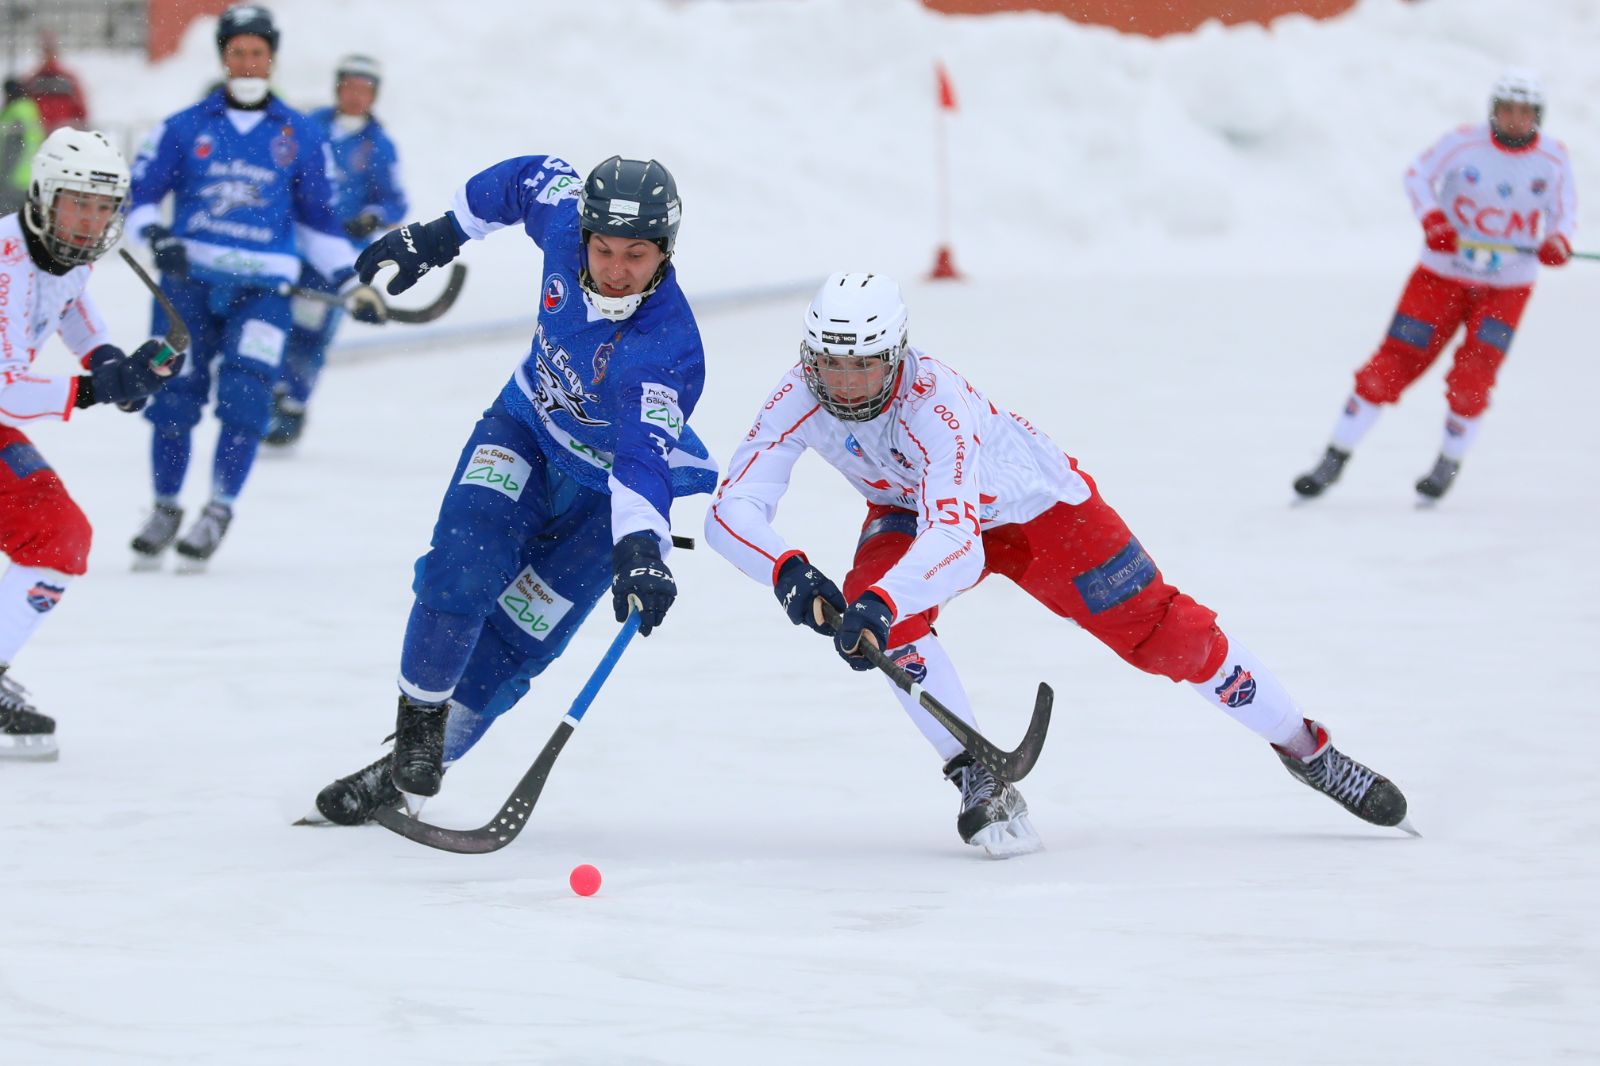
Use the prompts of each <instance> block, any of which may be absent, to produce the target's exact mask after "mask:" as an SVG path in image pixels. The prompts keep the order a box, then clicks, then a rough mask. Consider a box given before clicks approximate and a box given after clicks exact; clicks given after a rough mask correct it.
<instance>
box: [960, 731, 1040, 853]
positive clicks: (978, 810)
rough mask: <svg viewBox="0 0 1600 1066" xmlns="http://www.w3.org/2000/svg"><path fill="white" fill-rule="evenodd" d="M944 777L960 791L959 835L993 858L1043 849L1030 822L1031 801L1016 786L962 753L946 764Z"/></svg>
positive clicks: (967, 753) (969, 755)
mask: <svg viewBox="0 0 1600 1066" xmlns="http://www.w3.org/2000/svg"><path fill="white" fill-rule="evenodd" d="M944 776H945V778H946V780H948V781H949V782H950V783H951V784H953V785H955V786H956V787H957V788H959V789H960V790H961V813H960V814H958V815H957V816H956V832H958V833H960V834H961V839H962V840H963V841H965V842H966V843H968V844H971V845H973V846H974V847H980V848H982V849H983V850H984V853H985V854H986V855H988V856H989V858H991V859H1009V858H1012V857H1013V856H1016V855H1026V854H1028V853H1029V852H1031V851H1038V850H1039V849H1040V848H1042V847H1043V846H1044V844H1043V843H1042V842H1041V841H1040V840H1039V834H1038V833H1035V832H1034V831H1033V823H1031V822H1029V821H1028V802H1027V800H1024V799H1023V798H1022V793H1021V792H1018V791H1017V789H1016V788H1015V786H1013V785H1010V784H1007V783H1005V782H1003V781H1000V780H999V779H998V778H996V777H995V776H994V774H993V773H991V772H990V771H989V768H988V767H986V766H984V765H982V764H981V763H979V762H977V761H976V760H974V759H973V757H972V753H971V752H966V751H964V752H962V753H961V754H960V755H957V756H956V757H955V758H953V759H951V760H950V761H949V762H947V763H945V765H944Z"/></svg>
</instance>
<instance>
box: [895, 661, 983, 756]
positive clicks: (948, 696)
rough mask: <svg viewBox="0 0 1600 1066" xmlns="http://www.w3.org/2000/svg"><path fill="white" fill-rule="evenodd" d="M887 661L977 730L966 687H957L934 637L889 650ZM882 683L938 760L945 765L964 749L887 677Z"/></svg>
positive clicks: (957, 677) (958, 681) (956, 676)
mask: <svg viewBox="0 0 1600 1066" xmlns="http://www.w3.org/2000/svg"><path fill="white" fill-rule="evenodd" d="M889 658H890V659H892V660H893V661H894V662H895V663H897V664H899V666H900V668H901V669H902V670H905V671H907V672H908V673H910V675H911V678H912V680H913V681H917V682H919V683H920V684H921V685H922V687H923V688H924V689H926V690H927V692H928V694H929V695H931V696H932V697H933V698H934V699H936V700H938V701H939V702H940V703H942V704H944V705H945V707H947V708H949V710H950V713H951V714H954V715H955V716H956V717H957V718H959V719H961V720H962V721H963V722H965V723H967V724H968V725H970V726H971V727H972V728H974V729H977V728H978V720H977V717H976V716H975V715H974V714H973V713H972V704H971V702H969V701H968V699H967V690H966V688H964V687H963V686H962V684H961V676H960V675H959V674H957V673H956V668H955V666H954V665H953V664H952V663H951V662H950V657H949V656H948V655H946V654H945V652H944V647H943V645H941V644H940V643H939V638H938V637H936V636H934V635H933V634H932V633H929V634H928V635H927V636H925V637H922V638H921V639H920V640H915V641H912V642H911V643H910V644H905V645H902V646H901V647H898V648H895V649H893V650H891V651H890V652H889ZM884 681H885V682H887V683H888V685H889V687H890V688H891V689H893V690H894V695H895V698H896V699H898V700H899V701H900V706H902V707H904V708H905V711H906V714H908V715H910V716H911V721H912V722H914V723H915V724H916V727H917V728H918V729H920V730H922V735H923V736H925V737H927V738H928V743H929V744H932V745H933V746H934V749H935V750H936V751H938V753H939V757H940V758H941V759H943V760H944V761H945V762H949V761H950V760H951V759H953V758H955V757H956V756H957V755H960V754H961V752H962V751H963V750H964V749H963V748H962V747H961V744H960V743H959V742H958V741H957V740H956V738H955V737H953V736H951V735H950V731H949V730H948V729H946V728H945V727H944V726H942V725H940V724H939V723H938V722H937V721H936V720H935V719H934V717H933V715H931V714H929V713H928V712H927V711H925V710H924V709H923V707H922V704H920V703H918V702H917V701H916V700H914V699H912V698H911V697H910V696H909V695H907V694H906V693H904V692H901V691H900V690H899V689H898V688H894V682H892V681H889V679H888V678H884Z"/></svg>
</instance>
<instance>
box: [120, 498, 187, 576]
mask: <svg viewBox="0 0 1600 1066" xmlns="http://www.w3.org/2000/svg"><path fill="white" fill-rule="evenodd" d="M182 521H183V508H182V507H175V506H173V505H172V504H167V503H157V504H156V505H155V508H154V509H153V510H152V511H151V512H150V517H149V518H146V519H145V520H144V525H142V526H140V527H139V532H138V533H135V534H134V536H133V544H132V548H133V568H134V569H135V570H156V569H159V568H160V566H161V553H162V552H164V551H166V550H167V549H168V548H169V547H171V545H172V542H173V541H175V540H177V539H178V524H179V523H180V522H182Z"/></svg>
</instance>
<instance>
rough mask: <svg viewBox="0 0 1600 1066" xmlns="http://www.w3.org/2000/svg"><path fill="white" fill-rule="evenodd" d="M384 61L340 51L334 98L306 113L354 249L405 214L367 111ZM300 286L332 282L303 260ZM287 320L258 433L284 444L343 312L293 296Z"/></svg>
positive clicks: (392, 159)
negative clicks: (326, 159)
mask: <svg viewBox="0 0 1600 1066" xmlns="http://www.w3.org/2000/svg"><path fill="white" fill-rule="evenodd" d="M382 80H383V69H382V67H381V66H380V65H379V63H378V61H377V60H376V59H373V58H371V57H370V56H364V55H347V56H345V57H343V58H342V59H340V60H339V63H338V65H337V66H336V67H335V68H334V72H333V92H334V101H335V103H334V106H333V107H322V108H318V109H317V110H315V111H313V112H311V113H310V114H309V115H307V116H306V117H307V118H308V119H310V120H311V122H312V123H313V124H314V125H316V126H317V127H318V128H319V129H320V130H321V132H322V135H323V136H324V137H326V138H327V140H328V145H329V147H330V148H331V149H332V150H333V165H334V169H335V171H336V174H335V182H336V185H335V189H334V203H333V213H334V217H335V218H337V219H338V220H339V225H340V226H341V227H342V228H343V229H344V232H345V234H346V235H347V236H348V237H349V238H350V240H351V241H353V242H354V243H355V247H356V248H357V249H361V248H364V247H366V246H367V245H368V244H369V243H371V241H372V240H373V239H374V236H373V235H374V234H375V233H376V232H377V231H378V230H380V229H389V228H391V227H394V226H397V225H399V224H400V222H401V221H402V220H403V219H404V218H405V214H406V193H405V189H404V188H403V187H402V186H401V184H400V161H399V156H398V154H397V153H396V152H395V147H394V142H393V141H392V140H390V139H389V135H388V134H387V133H386V132H384V129H383V125H382V123H380V122H379V121H378V119H377V117H376V116H374V115H373V113H372V105H373V103H374V101H376V100H377V98H378V86H379V84H380V83H381V82H382ZM300 287H301V288H303V289H313V290H316V291H318V292H334V291H336V289H337V286H335V285H334V283H333V282H332V281H331V280H329V279H328V278H327V277H325V276H324V275H323V274H321V273H320V272H319V271H318V270H317V269H316V267H314V266H312V265H311V264H310V263H309V262H308V263H306V264H305V265H304V267H303V268H302V270H301V273H300ZM289 311H290V315H291V317H292V318H293V321H294V328H293V329H291V330H290V331H289V348H288V351H287V353H286V354H285V356H284V363H283V378H282V379H281V380H280V381H279V382H278V388H277V391H276V401H275V403H274V405H273V411H272V424H271V425H270V426H269V427H268V428H267V435H266V437H265V438H263V439H264V440H265V441H266V443H267V444H271V445H277V446H280V447H281V446H284V445H289V444H293V443H294V442H295V441H297V440H299V439H300V434H301V433H302V432H303V431H304V429H305V421H306V405H307V404H308V403H309V402H310V401H311V391H312V390H313V389H314V388H316V384H317V376H318V375H319V374H321V373H322V365H323V362H324V361H325V360H326V358H327V353H328V345H329V344H330V343H332V341H333V334H334V331H335V330H336V329H337V328H338V326H339V321H340V319H342V318H343V317H344V312H343V311H341V310H340V309H339V308H337V307H333V306H330V305H328V304H326V303H323V302H321V301H320V300H310V299H306V298H305V297H296V298H295V299H294V300H292V301H290V304H289Z"/></svg>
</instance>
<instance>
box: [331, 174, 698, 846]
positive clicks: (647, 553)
mask: <svg viewBox="0 0 1600 1066" xmlns="http://www.w3.org/2000/svg"><path fill="white" fill-rule="evenodd" d="M679 214H680V205H679V202H678V191H677V186H676V185H675V183H674V182H673V180H672V175H671V174H669V173H668V172H667V169H666V168H665V167H664V166H662V165H661V164H660V163H658V162H656V161H654V160H651V161H649V162H640V161H637V160H631V159H622V158H620V157H616V156H613V157H612V158H610V159H608V160H606V161H605V162H604V163H601V164H600V165H599V166H598V167H596V168H595V169H594V170H593V171H592V172H591V173H590V174H589V175H588V177H587V178H580V177H579V175H578V174H577V172H576V171H574V170H573V169H572V168H571V167H570V166H568V165H567V164H566V163H564V162H562V161H561V160H560V159H557V158H555V157H553V156H527V157H522V158H517V159H508V160H506V161H505V162H503V163H500V164H498V165H496V166H493V167H490V168H489V169H488V170H485V171H484V172H483V173H481V174H478V175H477V176H476V177H473V178H471V179H470V180H468V182H467V183H466V185H465V186H463V187H462V188H461V189H460V190H459V191H458V192H457V193H456V196H455V201H454V203H453V204H452V208H451V210H450V211H449V212H447V213H446V214H445V215H444V216H443V217H442V218H439V219H436V220H434V221H432V222H429V223H426V224H419V223H411V224H409V225H407V226H405V227H403V228H401V229H399V230H396V231H394V232H391V233H389V234H386V235H385V236H384V237H382V238H381V239H380V240H378V241H377V242H376V243H375V244H373V245H372V246H371V247H369V248H367V249H366V251H364V252H362V254H361V257H360V259H359V260H358V263H357V265H358V268H359V270H360V276H361V278H362V279H363V280H365V281H371V280H372V278H373V276H374V274H375V273H376V272H377V271H378V270H379V269H380V268H381V267H386V266H389V265H393V266H394V267H396V268H397V269H396V273H395V276H394V278H393V279H392V280H390V282H389V284H388V291H389V292H390V293H391V294H394V293H399V292H403V291H404V290H405V289H407V288H409V287H410V286H411V285H412V284H413V283H415V281H416V280H417V278H418V277H419V276H420V275H422V274H423V273H424V272H426V271H427V270H429V269H431V268H433V267H437V266H443V265H444V264H446V263H448V262H450V261H451V260H452V259H454V258H455V257H456V256H457V254H459V252H460V249H461V246H462V244H463V243H464V242H465V241H467V240H476V239H481V238H483V237H486V236H488V235H489V234H490V233H492V232H494V231H495V230H498V229H502V228H504V227H507V226H513V225H517V226H521V227H522V230H523V232H525V233H526V234H527V235H528V236H529V237H531V238H532V239H533V241H534V243H536V244H537V245H538V246H539V247H540V249H541V250H542V251H543V253H544V267H543V271H542V276H543V280H542V282H541V284H540V286H539V319H538V324H537V326H536V327H535V329H534V335H533V344H532V347H531V349H530V351H529V352H528V355H527V358H526V359H524V360H523V362H522V365H521V366H519V367H518V368H517V370H516V373H514V374H513V375H512V377H511V380H510V381H509V382H507V383H506V386H505V388H503V389H502V390H501V391H500V395H499V396H498V397H497V398H496V399H495V401H494V403H493V404H491V405H490V407H489V409H488V410H487V411H486V412H484V415H483V417H482V418H481V419H480V420H479V421H478V424H477V427H476V428H475V429H474V430H473V431H472V436H471V437H470V438H469V439H468V441H467V445H466V447H465V448H463V449H462V451H461V456H460V458H459V459H458V460H457V461H456V466H455V471H454V472H453V473H452V474H451V476H450V485H449V488H448V489H447V490H446V491H445V496H444V502H443V504H441V506H440V508H439V519H438V522H437V524H436V525H435V526H434V531H433V543H432V547H431V548H430V550H429V551H428V553H427V554H426V555H424V556H423V557H422V559H421V560H419V561H418V563H417V568H416V577H415V580H414V582H413V584H412V588H413V591H414V592H415V594H416V602H415V604H414V605H413V607H412V609H411V618H410V621H409V622H408V624H407V627H406V635H405V643H404V647H403V649H402V651H401V658H400V679H399V681H400V706H399V715H398V719H397V723H396V735H395V747H394V750H393V752H391V753H390V754H388V755H385V756H384V757H383V758H382V759H380V760H378V761H377V762H375V763H373V764H372V765H371V766H368V767H366V768H365V769H363V770H359V771H357V772H356V773H353V774H351V775H349V776H348V777H343V778H340V779H339V780H338V781H335V782H334V783H333V784H331V785H329V786H328V787H327V788H325V789H323V790H322V792H321V793H320V794H319V795H318V796H317V807H318V809H319V810H320V811H321V812H322V814H323V815H324V816H325V817H326V818H328V819H329V820H331V821H333V822H337V823H341V824H345V825H354V824H357V823H359V822H363V821H366V820H367V819H369V818H370V817H371V816H372V813H373V812H374V811H375V810H376V809H377V808H378V807H379V806H384V805H392V804H395V803H397V802H399V800H400V792H401V791H404V792H407V793H411V794H413V795H418V796H431V795H433V794H435V793H436V792H437V791H438V790H439V781H440V776H441V774H442V772H443V766H444V765H445V764H448V763H450V762H453V761H454V760H456V759H458V758H460V757H461V755H462V754H463V753H465V752H466V751H467V750H468V749H469V748H471V747H472V745H473V744H474V743H476V742H477V740H478V738H479V737H481V736H482V735H483V733H484V731H485V730H486V729H487V728H488V727H489V725H490V723H492V722H493V721H494V719H495V718H496V717H497V716H499V715H500V714H501V713H503V712H504V711H506V710H507V709H508V708H510V707H511V706H512V705H513V704H515V703H516V702H517V700H518V699H520V698H521V697H522V695H523V694H524V693H526V692H527V691H528V687H529V681H530V680H531V679H532V678H534V677H536V676H537V675H538V674H539V673H540V672H541V671H543V670H544V668H545V667H546V666H548V665H549V664H550V663H551V662H552V661H553V660H554V659H555V658H556V657H557V656H559V655H560V654H561V652H562V650H563V649H564V648H565V647H566V646H567V642H568V641H569V640H571V638H572V635H573V633H574V632H576V630H577V628H578V626H579V625H580V624H582V622H583V620H584V618H585V617H586V616H587V615H588V614H589V611H590V609H591V608H592V607H593V606H594V605H595V602H596V601H597V600H599V598H600V596H601V594H602V593H603V592H605V590H606V587H607V586H608V585H609V586H610V587H611V590H612V608H613V611H614V613H615V615H616V617H617V620H618V621H621V620H623V619H624V618H625V617H626V615H627V611H628V602H629V599H630V597H632V598H637V599H638V601H639V602H640V604H641V609H640V616H641V622H640V627H639V632H640V633H641V634H649V633H650V632H651V631H652V630H653V629H654V628H655V627H656V626H659V625H660V624H661V622H662V619H663V617H664V616H665V615H666V612H667V609H668V608H669V607H671V606H672V602H673V600H674V598H675V597H676V595H677V586H676V585H675V584H674V582H673V578H672V572H671V571H670V570H668V569H667V566H666V564H665V563H664V562H663V561H662V556H663V555H664V554H665V553H666V551H667V549H668V547H669V545H670V543H671V539H670V531H669V525H668V512H669V509H670V507H671V504H672V500H673V498H674V497H677V496H683V495H688V494H690V493H696V492H709V491H711V490H712V489H713V488H715V482H716V466H715V464H714V463H713V462H712V461H711V460H710V459H709V458H708V457H707V453H706V450H705V447H704V446H703V445H702V444H701V443H700V441H699V439H698V438H697V437H696V436H695V435H694V433H693V431H692V430H690V429H689V426H688V424H687V420H688V418H689V416H690V414H692V413H693V411H694V408H695V404H696V403H698V402H699V399H700V392H701V388H702V385H703V382H704V376H705V356H704V352H703V350H702V348H701V344H700V332H699V329H698V327H697V326H696V324H695V319H694V313H693V312H692V311H691V310H690V309H689V304H688V302H687V301H686V300H685V299H684V295H683V292H682V290H681V289H679V288H678V280H677V276H676V271H675V270H674V269H673V266H672V250H673V242H674V241H675V239H676V238H677V234H678V220H679Z"/></svg>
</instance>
